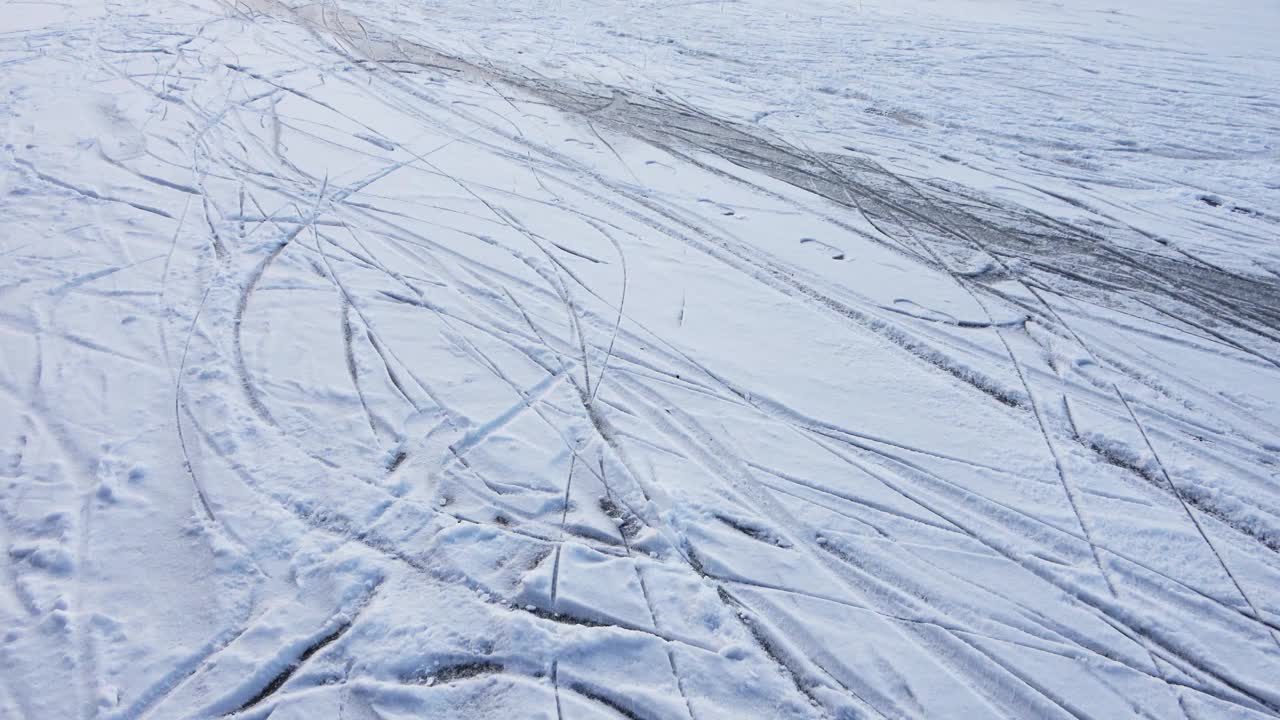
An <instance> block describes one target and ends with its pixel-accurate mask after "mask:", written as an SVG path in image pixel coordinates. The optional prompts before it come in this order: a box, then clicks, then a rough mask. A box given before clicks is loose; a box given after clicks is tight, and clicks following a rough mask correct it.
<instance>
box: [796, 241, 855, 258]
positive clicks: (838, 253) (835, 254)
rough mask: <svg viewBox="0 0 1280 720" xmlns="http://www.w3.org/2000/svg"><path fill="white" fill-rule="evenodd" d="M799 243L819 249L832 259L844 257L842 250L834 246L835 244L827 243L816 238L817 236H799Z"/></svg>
mask: <svg viewBox="0 0 1280 720" xmlns="http://www.w3.org/2000/svg"><path fill="white" fill-rule="evenodd" d="M800 244H801V245H806V246H809V247H812V248H816V249H818V250H821V251H822V252H823V254H825V255H826V256H827V257H829V258H831V259H832V260H843V259H844V251H843V250H841V249H840V248H838V247H836V246H835V245H829V244H827V243H824V242H822V241H821V240H818V239H817V238H811V237H807V238H800Z"/></svg>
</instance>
